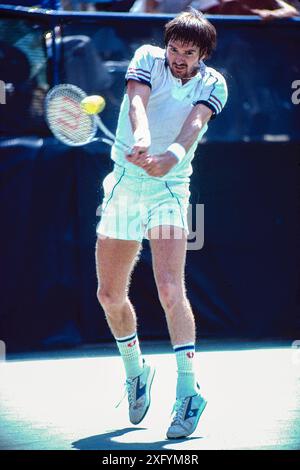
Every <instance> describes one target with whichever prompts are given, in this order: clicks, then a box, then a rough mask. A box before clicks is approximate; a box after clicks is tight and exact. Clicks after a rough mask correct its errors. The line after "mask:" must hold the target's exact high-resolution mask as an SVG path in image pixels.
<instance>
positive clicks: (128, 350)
mask: <svg viewBox="0 0 300 470" xmlns="http://www.w3.org/2000/svg"><path fill="white" fill-rule="evenodd" d="M115 340H116V342H117V346H118V348H119V351H120V354H121V356H122V359H123V364H124V367H125V373H126V377H127V378H134V377H137V376H138V375H140V374H141V373H142V372H143V358H142V353H141V350H140V344H139V339H138V337H137V333H136V332H135V333H133V334H132V335H129V336H125V337H124V338H115Z"/></svg>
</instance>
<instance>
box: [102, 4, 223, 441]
mask: <svg viewBox="0 0 300 470" xmlns="http://www.w3.org/2000/svg"><path fill="white" fill-rule="evenodd" d="M215 45H216V31H215V28H214V27H213V25H212V24H211V23H210V22H209V21H208V20H206V19H205V18H204V17H203V15H202V14H201V13H200V12H198V11H196V10H193V9H191V10H189V11H188V12H183V13H181V14H179V15H178V16H177V17H175V18H174V19H172V20H171V21H170V22H168V23H167V25H166V26H165V46H166V48H165V49H162V48H160V47H154V46H151V45H144V46H142V47H140V48H138V49H137V50H136V52H135V54H134V57H133V59H132V60H131V62H130V64H129V67H128V70H127V74H126V83H127V88H126V93H125V95H124V99H123V102H122V105H121V109H120V114H119V120H118V126H117V138H118V139H119V140H120V141H122V142H125V143H126V144H127V145H128V146H129V147H130V148H132V152H131V153H130V154H129V155H126V154H125V153H124V152H123V151H122V149H121V148H120V147H119V146H117V145H115V146H113V147H112V153H111V158H112V159H113V161H114V170H113V171H112V172H111V173H109V174H108V175H107V176H106V177H105V179H104V181H103V188H104V199H103V201H102V216H101V219H100V222H99V224H98V226H97V235H98V239H97V245H96V265H97V276H98V283H99V285H98V292H97V296H98V299H99V302H100V304H101V306H102V308H103V310H104V312H105V315H106V319H107V322H108V325H109V327H110V329H111V332H112V334H113V336H114V338H115V340H116V342H117V345H118V348H119V351H120V354H121V357H122V359H123V363H124V367H125V372H126V386H127V392H128V401H129V418H130V421H131V423H133V424H138V423H140V422H141V421H142V419H143V418H144V416H145V415H146V413H147V411H148V408H149V405H150V390H151V384H152V381H153V377H154V368H153V367H152V366H151V365H150V364H147V362H146V361H145V360H144V358H143V356H142V353H141V349H140V345H139V340H138V335H137V320H136V314H135V310H134V307H133V305H132V304H131V302H130V300H129V297H128V288H129V284H130V277H131V274H132V272H133V269H134V266H135V264H136V262H137V260H138V257H139V253H140V250H141V242H142V240H143V238H148V239H149V241H150V246H151V253H152V263H153V271H154V276H155V281H156V285H157V289H158V295H159V299H160V302H161V305H162V307H163V309H164V312H165V315H166V320H167V325H168V330H169V334H170V338H171V343H172V346H173V349H174V353H175V356H176V362H177V385H176V402H175V406H174V408H173V413H174V414H173V418H172V421H171V424H170V427H169V428H168V430H167V437H168V438H182V437H186V436H189V435H190V434H191V433H192V432H194V431H195V429H196V426H197V424H198V421H199V418H200V416H201V413H202V412H203V410H204V408H205V405H206V400H205V398H204V397H203V396H202V395H201V393H200V386H199V384H198V381H197V378H196V377H195V340H196V333H195V321H194V316H193V313H192V310H191V306H190V304H189V301H188V299H187V297H186V291H185V280H184V269H185V259H186V248H187V235H188V225H187V209H188V204H189V196H190V191H189V180H190V175H191V173H192V166H191V162H192V159H193V157H194V153H195V150H196V147H197V145H198V143H199V141H200V140H201V138H202V136H203V135H204V133H205V132H206V130H207V127H208V123H209V122H210V120H212V119H214V118H215V117H216V116H217V115H218V114H220V112H221V111H222V109H223V107H224V105H225V103H226V100H227V87H226V83H225V80H224V78H223V76H222V75H221V74H220V73H219V72H217V71H216V70H214V69H213V68H210V67H207V66H206V65H205V63H204V62H203V61H204V60H205V59H206V58H207V57H209V56H210V54H211V52H212V51H213V49H214V48H215Z"/></svg>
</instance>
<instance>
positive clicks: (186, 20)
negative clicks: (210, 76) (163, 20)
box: [165, 8, 217, 59]
mask: <svg viewBox="0 0 300 470" xmlns="http://www.w3.org/2000/svg"><path fill="white" fill-rule="evenodd" d="M171 40H172V41H181V42H182V43H183V44H187V43H192V44H193V45H194V46H198V47H199V48H200V56H203V55H204V58H205V59H207V58H208V57H209V56H210V55H211V53H212V52H213V50H214V49H215V48H216V44H217V32H216V29H215V27H214V26H213V25H212V24H211V23H210V22H209V21H208V20H207V19H206V18H204V16H203V13H201V12H200V11H198V10H195V9H194V8H190V9H189V10H188V11H184V12H182V13H180V14H179V15H178V16H176V17H175V18H173V20H171V21H169V22H168V23H167V24H166V25H165V45H166V46H167V45H168V43H169V42H170V41H171Z"/></svg>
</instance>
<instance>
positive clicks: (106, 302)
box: [97, 288, 126, 310]
mask: <svg viewBox="0 0 300 470" xmlns="http://www.w3.org/2000/svg"><path fill="white" fill-rule="evenodd" d="M97 298H98V301H99V303H100V305H101V307H103V309H104V310H110V309H112V308H117V307H121V306H122V305H124V303H125V302H126V293H125V292H124V294H123V295H121V294H120V292H113V291H110V290H106V289H103V288H100V289H98V290H97Z"/></svg>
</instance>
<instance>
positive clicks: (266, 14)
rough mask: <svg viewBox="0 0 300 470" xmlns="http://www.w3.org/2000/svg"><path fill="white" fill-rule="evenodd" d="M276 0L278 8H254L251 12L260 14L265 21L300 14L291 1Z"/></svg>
mask: <svg viewBox="0 0 300 470" xmlns="http://www.w3.org/2000/svg"><path fill="white" fill-rule="evenodd" d="M275 2H276V4H277V8H276V9H275V10H266V9H260V8H256V9H255V8H252V9H251V12H252V13H253V14H255V15H258V16H260V17H261V19H262V20H265V21H268V20H274V19H280V18H292V17H294V16H298V15H299V13H298V11H297V8H295V7H293V6H292V5H290V4H289V3H286V2H284V1H283V0H275Z"/></svg>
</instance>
